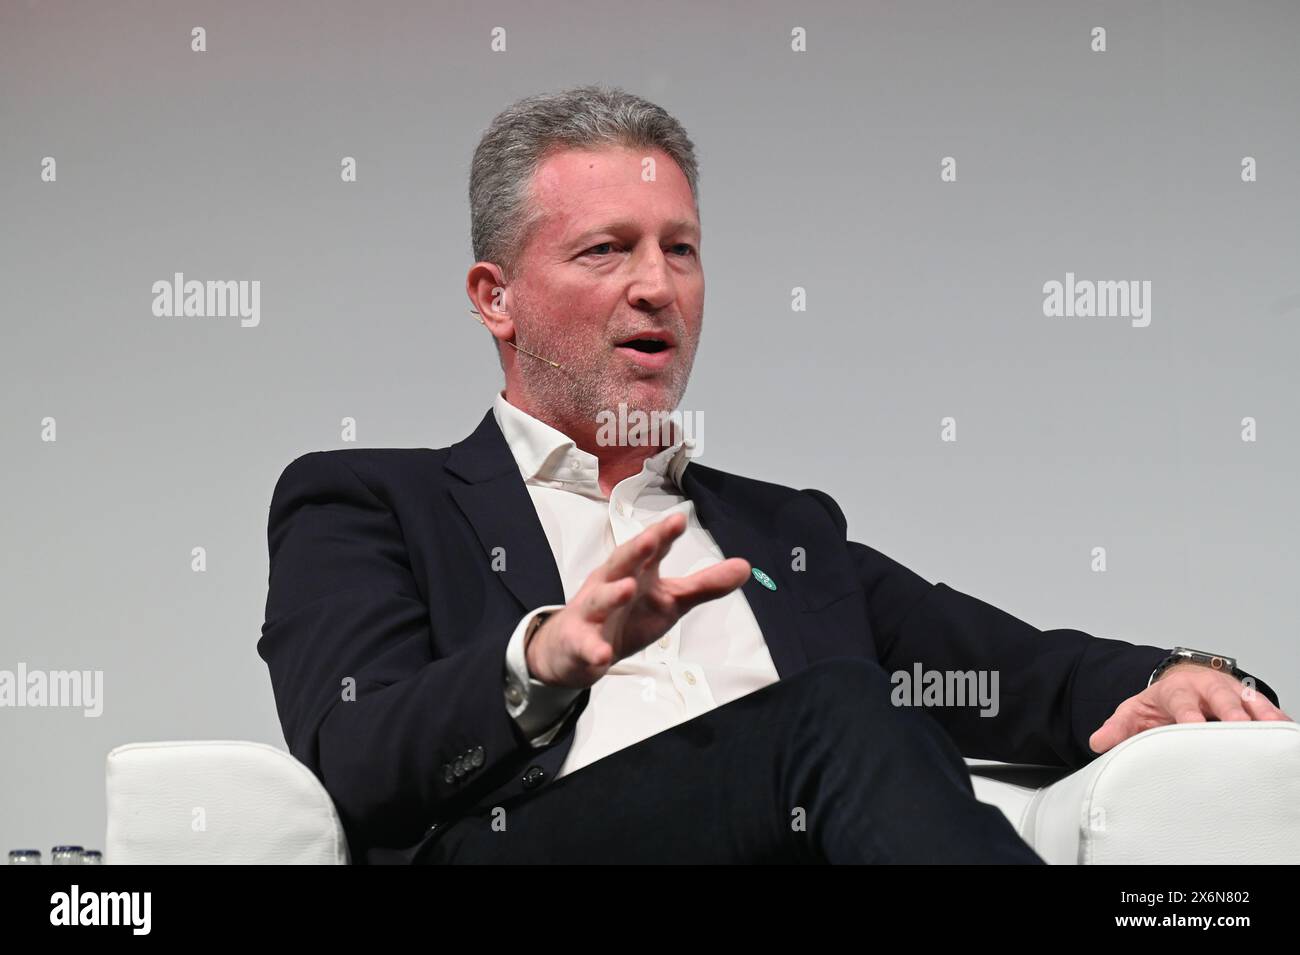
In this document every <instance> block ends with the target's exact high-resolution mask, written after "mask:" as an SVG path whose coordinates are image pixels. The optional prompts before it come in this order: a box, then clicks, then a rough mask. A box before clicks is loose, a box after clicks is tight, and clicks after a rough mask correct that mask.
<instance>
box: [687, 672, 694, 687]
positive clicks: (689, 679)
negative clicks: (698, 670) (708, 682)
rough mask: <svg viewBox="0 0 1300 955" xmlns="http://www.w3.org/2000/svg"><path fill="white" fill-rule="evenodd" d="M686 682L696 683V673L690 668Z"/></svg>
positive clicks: (692, 684)
mask: <svg viewBox="0 0 1300 955" xmlns="http://www.w3.org/2000/svg"><path fill="white" fill-rule="evenodd" d="M686 682H687V683H689V684H690V685H691V686H694V685H695V674H694V673H692V672H691V671H690V670H687V671H686Z"/></svg>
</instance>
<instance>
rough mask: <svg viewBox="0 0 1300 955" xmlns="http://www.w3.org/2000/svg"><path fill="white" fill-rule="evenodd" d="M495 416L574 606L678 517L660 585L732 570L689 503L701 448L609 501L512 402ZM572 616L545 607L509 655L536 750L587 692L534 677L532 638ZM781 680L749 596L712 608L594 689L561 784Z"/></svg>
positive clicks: (662, 458)
mask: <svg viewBox="0 0 1300 955" xmlns="http://www.w3.org/2000/svg"><path fill="white" fill-rule="evenodd" d="M493 412H494V414H495V415H496V420H497V424H498V425H500V427H501V432H502V434H503V435H504V436H505V439H506V442H507V443H508V444H509V446H510V451H511V453H512V454H513V455H514V458H515V461H516V462H517V463H518V464H519V471H520V474H521V475H522V476H523V479H524V483H525V484H526V485H527V487H528V493H529V495H530V496H531V497H532V500H533V506H534V508H536V510H537V516H538V518H539V519H540V521H541V524H542V528H543V529H544V530H545V532H546V539H547V541H548V542H549V543H550V545H551V553H552V554H553V555H554V556H555V564H556V567H557V568H558V570H559V573H560V579H561V580H562V581H563V584H564V599H565V600H566V601H568V600H572V599H573V595H574V594H576V593H577V592H578V589H579V588H580V587H581V586H582V584H583V583H584V582H585V581H586V579H587V577H588V576H589V575H590V574H591V572H592V571H593V570H595V569H596V568H597V567H598V566H599V565H600V564H602V563H604V561H605V560H607V559H608V558H609V555H610V554H611V553H612V552H613V550H614V548H615V547H617V546H618V545H620V544H622V543H624V542H625V541H628V540H631V539H632V538H633V537H635V536H636V535H637V534H639V533H641V532H642V531H643V530H645V529H646V528H647V527H649V526H650V525H652V524H655V523H657V522H658V521H661V520H663V519H664V518H665V517H667V516H668V515H669V514H673V513H676V512H678V511H680V512H681V513H682V514H684V515H686V530H685V531H684V532H683V533H682V535H681V536H680V537H678V538H677V539H676V540H675V541H673V545H672V548H671V549H670V550H669V552H668V554H667V555H665V557H664V558H663V559H662V560H661V561H660V563H659V572H660V575H661V576H664V577H685V576H687V575H689V574H692V573H694V572H695V571H697V570H700V569H701V568H704V567H709V566H712V565H713V564H717V563H720V562H721V561H722V560H724V559H725V557H724V555H723V553H722V551H721V550H720V549H719V548H718V545H717V543H716V542H715V541H714V540H713V536H712V535H711V534H709V532H708V531H707V530H706V529H705V528H704V526H703V525H702V524H700V522H699V520H698V518H697V517H696V515H695V503H694V502H693V501H691V500H690V499H689V498H687V497H684V496H683V495H682V493H681V476H682V472H683V471H684V470H685V469H686V466H687V464H688V463H689V462H690V457H689V454H688V451H689V450H690V449H691V447H692V442H691V439H690V438H683V439H682V440H679V441H677V443H676V444H674V445H672V446H671V447H667V448H664V449H663V450H662V451H660V452H658V453H657V454H655V455H653V456H651V457H649V458H647V459H646V461H645V463H644V465H643V466H642V468H641V473H639V474H634V475H631V476H629V477H626V478H624V479H623V480H622V481H620V482H619V483H618V484H617V485H615V486H614V489H613V491H612V493H611V494H610V496H609V498H608V499H607V498H606V497H605V496H604V494H603V492H602V491H601V489H600V483H599V481H598V480H597V477H598V473H599V460H598V459H597V457H596V456H595V455H594V454H591V453H590V452H588V451H584V450H582V449H581V448H579V447H577V445H576V444H575V443H574V442H573V440H572V439H571V438H569V437H568V436H566V435H565V434H564V433H563V432H561V431H558V430H557V429H555V428H553V427H551V426H550V425H548V424H546V423H545V422H543V421H540V420H538V419H537V418H534V417H533V416H532V415H530V414H528V413H527V412H525V411H521V410H520V409H519V408H516V407H515V406H514V405H512V404H510V402H508V401H506V399H505V393H504V392H498V394H497V396H496V400H495V402H494V403H493ZM562 606H563V605H560V604H556V605H551V606H545V607H537V608H534V609H533V610H532V611H530V612H529V613H528V614H526V615H525V616H524V617H523V619H522V620H520V621H519V625H518V626H517V627H516V628H515V632H514V634H513V635H512V636H511V638H510V642H509V644H508V646H507V649H506V668H505V682H506V693H505V697H506V709H507V712H509V713H510V715H511V716H512V717H513V718H514V720H515V722H516V723H517V724H518V725H519V727H520V729H521V730H523V732H524V734H525V736H526V737H527V738H528V739H529V740H530V742H531V743H532V745H533V746H535V747H536V746H544V745H546V744H547V743H549V742H550V741H551V739H553V738H554V736H555V733H556V732H557V731H558V730H559V728H560V725H561V724H562V723H563V717H564V716H566V715H567V714H568V711H569V709H570V708H571V706H572V704H573V701H574V699H575V698H576V697H577V696H578V695H579V694H580V693H581V690H576V689H572V688H568V687H555V686H547V685H546V684H544V683H541V682H540V681H538V680H537V679H535V678H534V677H533V676H532V674H531V673H530V672H529V671H528V668H527V662H526V660H525V656H524V636H525V634H526V632H527V630H528V626H529V624H530V623H531V621H532V619H533V617H534V616H536V615H537V614H539V613H541V612H543V611H546V610H559V609H561V608H562ZM779 678H780V677H779V674H778V673H777V670H776V667H775V666H774V665H773V663H772V656H771V654H770V653H769V652H768V649H767V644H766V643H765V642H764V640H763V634H762V632H761V631H760V630H759V626H758V621H757V620H756V619H755V618H754V613H753V611H752V610H751V609H750V606H749V602H748V601H747V600H746V599H745V595H744V594H743V593H741V591H740V589H739V588H737V589H736V590H733V591H732V592H731V593H729V594H727V595H726V596H725V597H721V598H719V599H717V600H710V601H706V602H705V603H702V604H700V605H699V606H697V607H694V608H693V609H691V610H689V611H688V612H687V613H686V614H685V615H684V616H683V617H682V618H681V619H680V620H678V621H677V623H676V624H675V625H674V626H673V627H672V629H671V630H669V631H668V632H667V633H665V634H664V635H663V636H662V637H661V638H660V639H659V640H656V641H655V642H654V643H652V644H650V645H649V646H648V647H645V648H644V649H642V650H640V651H638V652H636V653H634V654H632V655H631V656H628V657H625V658H624V659H622V660H619V661H617V662H616V663H615V664H614V665H613V666H612V667H610V668H609V670H608V671H606V673H605V675H604V676H602V677H601V678H600V679H599V680H597V681H596V682H595V683H594V684H592V687H591V699H590V700H589V701H588V703H587V706H586V708H585V709H584V710H583V711H582V714H581V715H580V716H579V717H578V725H577V729H576V733H575V736H574V740H573V746H572V748H571V749H570V750H569V752H568V754H567V755H566V757H565V760H564V763H563V764H562V765H561V766H560V770H559V773H557V778H558V777H559V776H563V775H565V774H566V773H570V772H573V771H574V770H575V769H578V768H580V767H582V766H585V765H587V764H588V763H591V762H594V761H595V760H598V759H600V758H601V757H602V756H608V755H609V754H610V753H613V752H616V751H617V750H620V749H622V748H623V747H625V746H630V745H631V744H633V743H636V742H638V741H639V740H643V739H645V738H646V737H648V736H653V735H654V734H655V733H659V732H662V731H663V730H666V729H668V728H669V727H671V726H675V725H677V724H678V723H681V722H683V721H685V720H689V719H692V718H693V717H696V716H699V715H700V714H701V713H706V712H708V711H709V710H711V709H713V707H715V706H721V705H722V704H724V703H727V702H730V701H731V700H734V699H736V698H738V697H741V696H744V695H745V694H747V693H752V692H753V691H754V690H757V689H759V688H760V687H763V686H766V685H768V684H769V683H775V682H776V681H777V680H778V679H779Z"/></svg>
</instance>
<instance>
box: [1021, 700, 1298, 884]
mask: <svg viewBox="0 0 1300 955" xmlns="http://www.w3.org/2000/svg"><path fill="white" fill-rule="evenodd" d="M1020 834H1021V836H1022V837H1023V838H1024V839H1025V841H1026V842H1028V843H1029V844H1030V845H1031V846H1033V847H1034V849H1035V851H1037V852H1038V854H1039V855H1040V856H1042V857H1043V858H1044V859H1045V860H1046V861H1048V862H1050V863H1058V864H1060V863H1064V864H1075V863H1079V864H1085V865H1096V864H1121V865H1132V864H1139V865H1149V864H1153V863H1162V864H1167V863H1174V864H1188V863H1191V864H1224V863H1244V864H1290V865H1295V864H1296V863H1300V724H1297V723H1293V722H1283V721H1267V720H1260V721H1251V722H1244V721H1243V722H1207V723H1174V724H1170V725H1168V726H1160V727H1156V728H1155V729H1151V730H1147V731H1146V732H1144V733H1139V734H1138V735H1137V736H1133V737H1130V738H1129V739H1127V740H1125V741H1124V742H1122V743H1120V744H1119V745H1118V746H1116V747H1115V748H1114V749H1112V750H1111V751H1109V752H1107V753H1104V754H1102V755H1101V756H1099V757H1098V758H1097V759H1096V760H1094V761H1093V762H1091V763H1089V764H1088V765H1087V766H1085V767H1083V768H1082V769H1080V770H1077V771H1076V772H1074V773H1071V774H1070V775H1069V776H1067V777H1065V778H1064V779H1062V780H1060V781H1059V782H1055V783H1052V784H1051V785H1048V786H1046V787H1044V788H1042V789H1040V790H1038V791H1037V792H1036V793H1035V794H1034V795H1033V797H1032V799H1031V800H1030V803H1029V804H1028V805H1027V806H1026V807H1025V809H1024V815H1023V819H1022V822H1021V824H1020Z"/></svg>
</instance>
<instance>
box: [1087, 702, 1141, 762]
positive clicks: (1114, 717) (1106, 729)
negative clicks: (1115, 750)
mask: <svg viewBox="0 0 1300 955" xmlns="http://www.w3.org/2000/svg"><path fill="white" fill-rule="evenodd" d="M1132 735H1133V734H1132V732H1131V731H1130V729H1129V719H1128V718H1127V717H1125V716H1121V715H1120V714H1119V712H1118V711H1117V712H1115V713H1112V714H1111V716H1110V718H1109V719H1107V720H1106V722H1104V723H1102V724H1101V726H1100V727H1098V728H1097V731H1096V732H1095V733H1093V734H1092V736H1090V737H1088V746H1089V747H1090V748H1091V749H1092V751H1093V752H1094V753H1104V752H1106V750H1108V749H1110V748H1111V747H1113V746H1116V745H1117V744H1119V743H1122V742H1124V740H1126V739H1128V738H1129V737H1130V736H1132Z"/></svg>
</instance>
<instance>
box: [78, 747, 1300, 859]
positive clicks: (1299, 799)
mask: <svg viewBox="0 0 1300 955" xmlns="http://www.w3.org/2000/svg"><path fill="white" fill-rule="evenodd" d="M967 763H968V765H969V766H970V770H971V781H972V784H973V786H974V788H975V795H976V797H977V798H979V799H980V800H982V801H983V802H987V803H990V804H992V805H994V806H997V807H998V808H999V809H1001V810H1002V812H1003V813H1005V814H1006V816H1007V818H1008V819H1010V820H1011V824H1012V825H1013V826H1014V827H1015V829H1016V831H1017V832H1019V833H1020V835H1021V837H1022V838H1024V840H1025V841H1026V842H1028V843H1029V844H1030V845H1031V846H1033V847H1034V849H1035V850H1036V851H1037V852H1038V854H1039V855H1040V856H1042V857H1043V858H1044V859H1045V860H1046V861H1047V862H1050V863H1056V864H1076V863H1081V864H1098V863H1121V864H1148V863H1257V864H1269V863H1281V864H1296V863H1300V724H1297V723H1284V722H1249V723H1246V722H1241V723H1235V722H1231V723H1230V722H1214V723H1182V724H1176V725H1171V726H1162V727H1159V728H1157V729H1153V730H1148V731H1147V732H1145V733H1141V734H1139V735H1138V736H1135V737H1133V738H1131V739H1128V740H1125V741H1124V742H1123V743H1121V744H1120V745H1119V746H1116V747H1115V748H1114V749H1113V750H1111V751H1110V752H1109V753H1106V754H1104V755H1102V756H1100V757H1098V758H1097V759H1096V760H1094V761H1093V762H1092V763H1090V764H1088V765H1087V766H1085V767H1084V768H1083V769H1080V770H1077V771H1075V772H1070V771H1068V770H1066V769H1062V768H1053V767H1044V766H1015V765H1010V764H1007V763H995V762H989V761H986V760H973V759H972V760H967ZM107 788H108V832H107V837H106V839H105V843H104V846H105V851H104V861H105V862H106V863H109V864H132V863H200V864H212V863H246V864H247V863H251V864H258V863H301V864H318V865H346V864H348V862H349V861H350V859H349V855H348V847H347V841H346V839H345V838H344V834H343V829H342V826H341V825H340V823H339V819H338V814H337V813H336V812H335V810H334V805H333V803H332V802H331V801H330V798H329V795H328V793H326V791H325V788H324V787H323V786H322V785H321V784H320V781H319V780H318V779H317V778H316V777H315V775H313V774H312V772H311V771H310V770H309V769H307V767H306V766H304V765H303V764H302V763H300V762H298V761H297V760H296V759H294V758H293V757H292V756H290V755H289V754H288V753H286V752H285V751H283V750H280V749H277V748H275V747H273V746H267V745H266V744H264V743H250V742H241V741H232V740H200V741H192V742H191V741H180V742H160V743H131V744H128V745H125V746H119V747H117V748H116V749H114V750H113V751H112V752H110V753H109V754H108V766H107Z"/></svg>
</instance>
